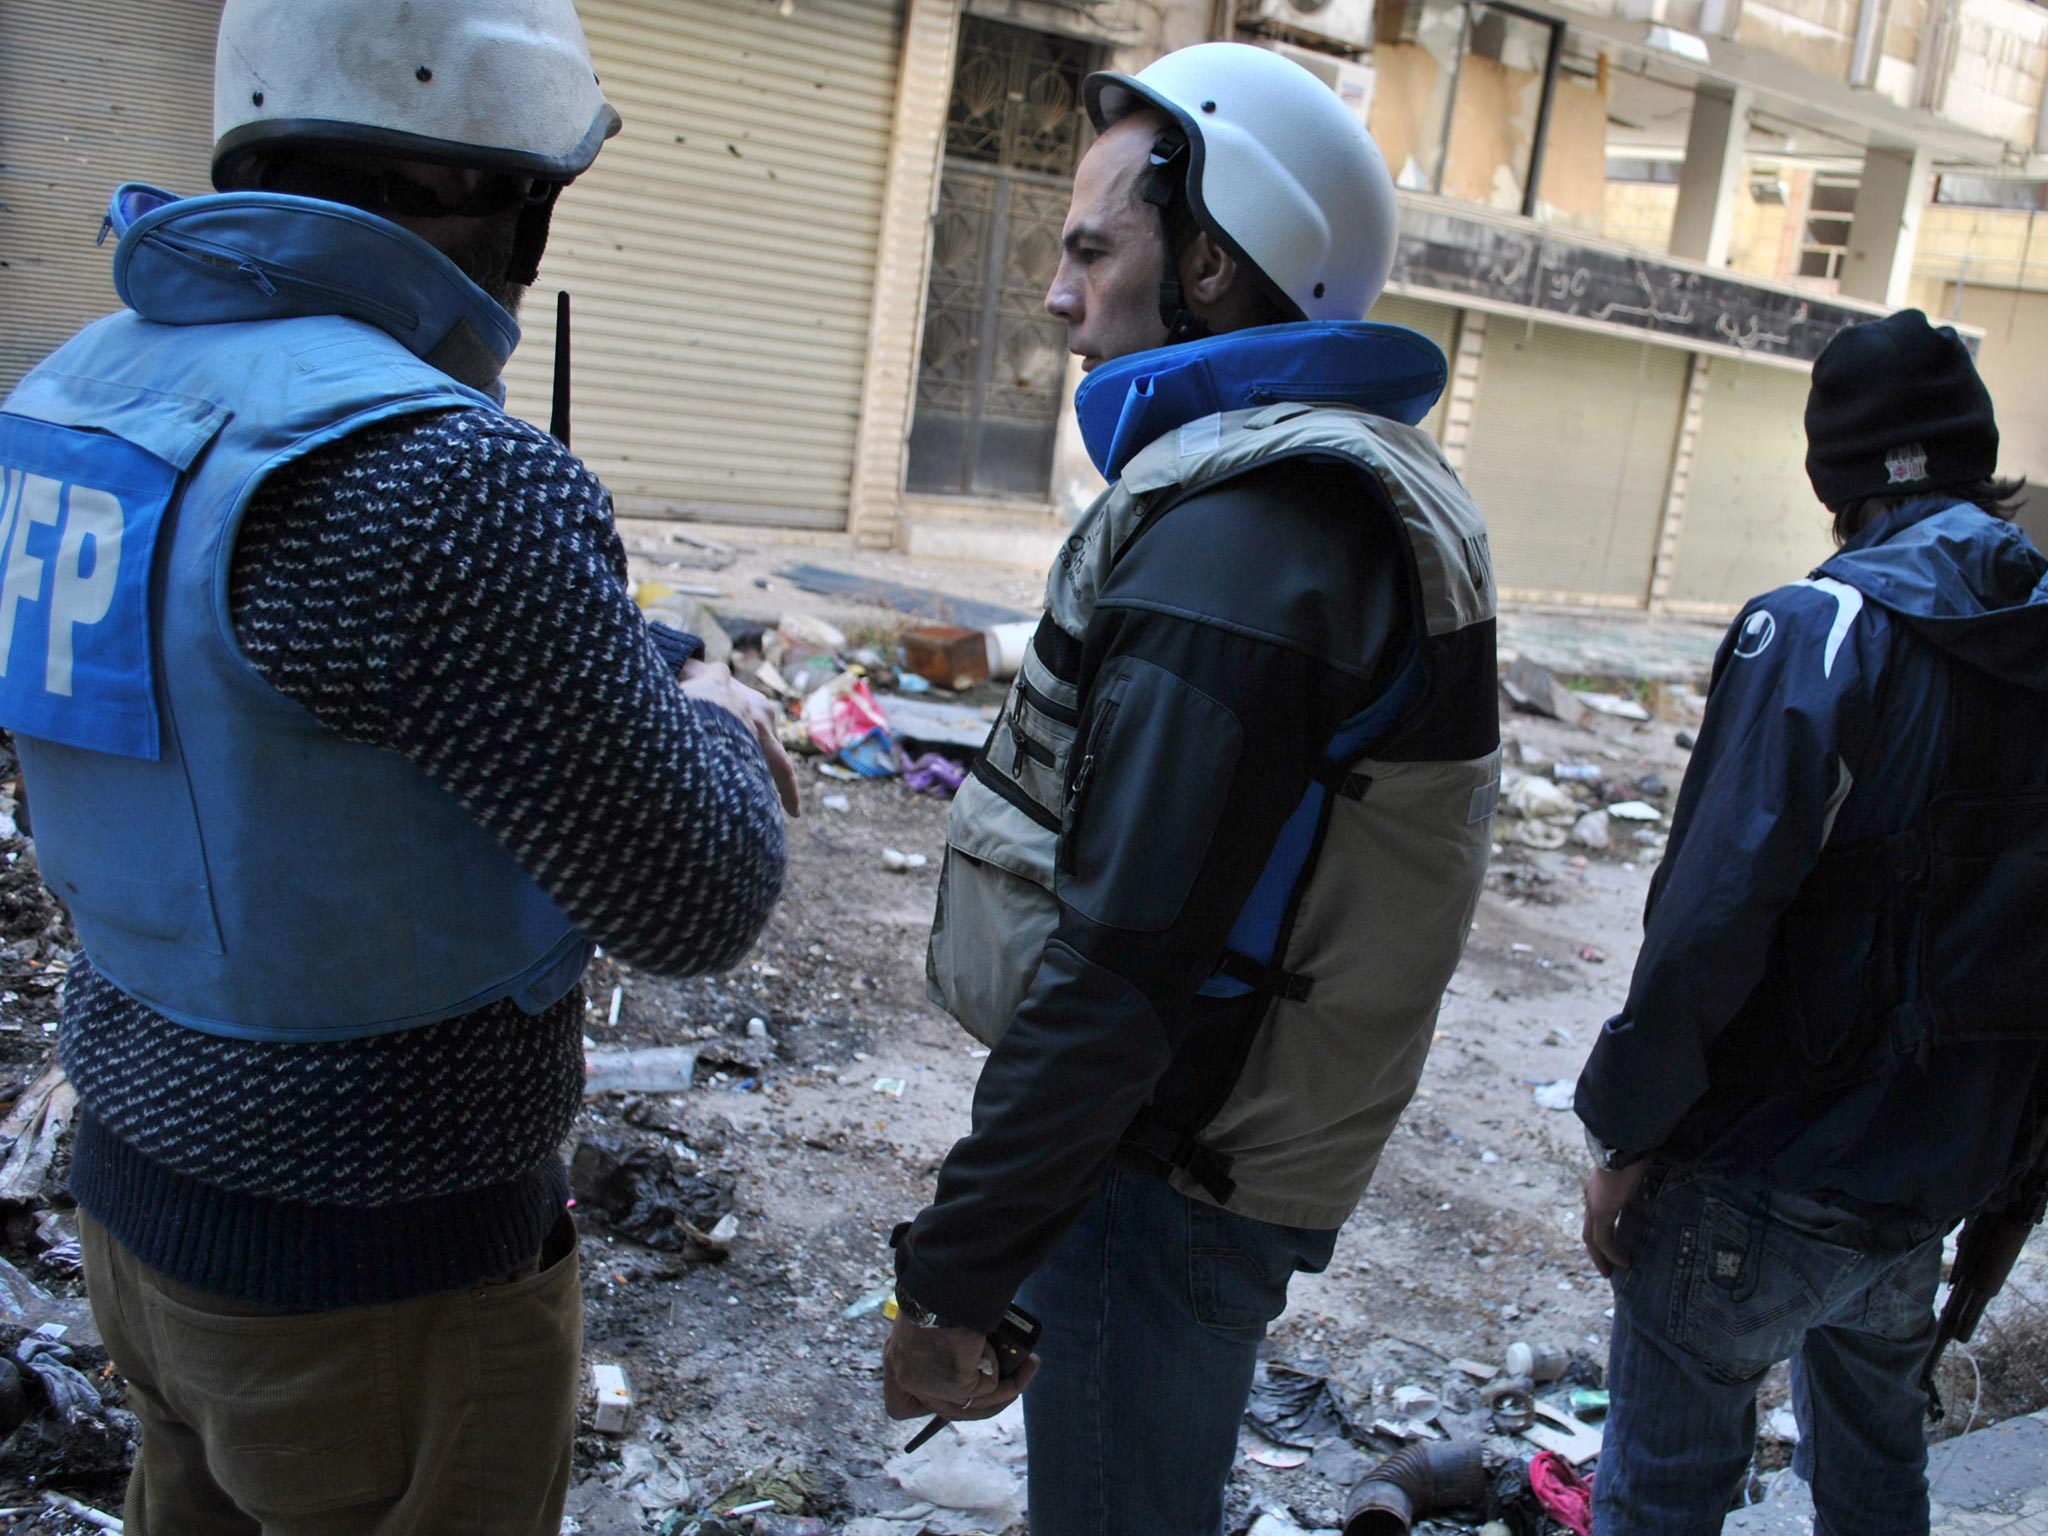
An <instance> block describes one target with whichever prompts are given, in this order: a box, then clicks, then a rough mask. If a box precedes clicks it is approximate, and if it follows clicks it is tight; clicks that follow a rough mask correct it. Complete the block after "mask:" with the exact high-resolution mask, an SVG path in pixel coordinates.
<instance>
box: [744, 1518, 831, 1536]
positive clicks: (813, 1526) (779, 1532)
mask: <svg viewBox="0 0 2048 1536" xmlns="http://www.w3.org/2000/svg"><path fill="white" fill-rule="evenodd" d="M754 1536H831V1529H830V1527H828V1526H827V1525H826V1524H825V1522H824V1521H822V1520H820V1519H817V1518H816V1517H815V1516H812V1515H783V1514H771V1515H756V1516H754Z"/></svg>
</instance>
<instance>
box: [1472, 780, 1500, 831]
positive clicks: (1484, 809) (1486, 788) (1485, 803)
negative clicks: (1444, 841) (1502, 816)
mask: <svg viewBox="0 0 2048 1536" xmlns="http://www.w3.org/2000/svg"><path fill="white" fill-rule="evenodd" d="M1498 809H1500V780H1499V779H1488V780H1487V781H1486V782H1485V783H1484V784H1482V785H1480V786H1479V787H1478V788H1477V789H1475V790H1473V791H1472V804H1471V806H1470V807H1469V808H1468V809H1467V810H1466V812H1465V825H1466V826H1468V827H1469V826H1471V825H1473V824H1474V823H1475V822H1481V821H1484V820H1486V819H1487V817H1489V816H1491V815H1492V814H1493V813H1494V812H1495V811H1496V810H1498Z"/></svg>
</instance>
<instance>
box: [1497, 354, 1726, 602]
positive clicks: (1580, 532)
mask: <svg viewBox="0 0 2048 1536" xmlns="http://www.w3.org/2000/svg"><path fill="white" fill-rule="evenodd" d="M1685 365H1686V354H1685V353H1683V352H1681V351H1679V350H1677V349H1676V348H1672V347H1658V346H1652V345H1650V344H1648V343H1646V342H1632V341H1624V340H1618V339H1614V338H1611V337H1606V336H1596V335H1592V334H1589V333H1587V332H1583V331H1574V330H1569V329H1566V328H1564V327H1561V326H1545V325H1538V326H1533V327H1525V326H1522V325H1517V324H1515V323H1513V322H1512V321H1502V320H1498V319H1496V320H1495V321H1494V322H1493V323H1492V325H1491V326H1489V327H1488V330H1487V336H1486V352H1485V355H1484V357H1483V358H1482V359H1481V361H1480V365H1479V393H1478V397H1477V399H1476V401H1475V402H1474V406H1473V415H1472V440H1471V446H1470V447H1469V448H1468V449H1467V450H1466V457H1465V476H1464V479H1465V484H1466V486H1467V488H1469V489H1470V490H1471V492H1472V495H1473V498H1474V499H1475V500H1476V501H1477V502H1478V503H1479V506H1480V508H1481V510H1482V511H1484V512H1485V514H1486V523H1487V529H1488V531H1489V533H1490V535H1491V538H1492V542H1493V561H1494V569H1495V570H1496V571H1497V572H1498V573H1499V576H1500V584H1501V588H1502V590H1503V591H1507V592H1512V593H1514V594H1516V595H1519V596H1523V597H1528V598H1535V599H1550V600H1560V601H1562V600H1580V599H1590V600H1595V601H1603V600H1604V601H1607V602H1616V603H1647V602H1648V600H1649V592H1650V569H1651V564H1652V561H1653V559H1654V557H1655V554H1656V542H1657V526H1658V522H1659V520H1660V518H1661V517H1662V514H1663V509H1664V498H1665V493H1666V490H1667V487H1668V482H1669V479H1670V474H1671V459H1672V453H1673V451H1674V449H1675V448H1676V445H1677V440H1678V425H1679V417H1680V414H1681V412H1682V411H1683V409H1684V404H1685V399H1684V397H1685Z"/></svg>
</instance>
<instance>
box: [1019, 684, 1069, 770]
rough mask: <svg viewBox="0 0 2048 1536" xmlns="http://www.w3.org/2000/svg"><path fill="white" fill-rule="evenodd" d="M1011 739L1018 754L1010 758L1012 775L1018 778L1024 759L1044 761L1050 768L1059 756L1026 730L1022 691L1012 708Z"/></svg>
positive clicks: (1037, 761) (1022, 768)
mask: <svg viewBox="0 0 2048 1536" xmlns="http://www.w3.org/2000/svg"><path fill="white" fill-rule="evenodd" d="M1010 740H1012V741H1014V742H1015V743H1016V744H1017V751H1016V754H1015V755H1014V756H1013V757H1012V758H1011V759H1010V777H1011V778H1013V779H1014V778H1016V777H1017V776H1018V775H1019V774H1021V773H1022V772H1023V771H1024V759H1025V758H1027V757H1028V758H1030V759H1031V760H1032V761H1033V762H1035V763H1043V764H1044V765H1045V766H1046V767H1048V768H1050V767H1051V766H1052V765H1053V762H1054V761H1055V759H1056V758H1057V757H1058V755H1059V754H1058V753H1056V752H1054V751H1053V749H1052V748H1051V747H1048V746H1046V745H1045V744H1044V743H1042V742H1038V741H1034V740H1033V739H1032V738H1031V737H1030V736H1028V735H1026V734H1025V732H1024V699H1023V695H1022V693H1021V692H1020V693H1019V695H1018V698H1017V702H1016V704H1015V705H1014V706H1013V707H1012V708H1011V710H1010Z"/></svg>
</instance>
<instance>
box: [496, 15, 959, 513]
mask: <svg viewBox="0 0 2048 1536" xmlns="http://www.w3.org/2000/svg"><path fill="white" fill-rule="evenodd" d="M579 10H580V12H581V14H582V17H583V25H584V30H585V32H586V33H587V34H588V36H589V38H590V46H591V52H592V54H593V56H594V57H595V59H596V62H597V69H598V73H599V75H600V77H601V78H602V79H603V81H604V88H605V92H606V94H607V95H608V96H609V97H610V98H611V100H612V102H613V103H614V104H615V105H616V106H617V107H618V109H619V113H620V115H621V116H622V117H624V119H625V123H626V126H625V129H624V131H623V132H622V133H621V134H620V135H619V136H618V137H617V138H615V139H613V140H612V141H611V143H610V144H609V145H607V146H606V148H605V151H604V153H603V155H602V156H601V157H600V158H599V160H598V162H597V165H596V166H595V168H593V170H592V171H591V172H590V174H589V175H587V176H585V177H584V178H583V179H582V180H580V181H579V182H577V183H576V185H575V186H573V187H571V188H570V189H569V191H568V193H567V194H566V195H565V196H564V197H563V199H562V202H561V204H560V206H559V208H558V209H557V211H556V215H555V223H554V233H553V238H552V240H551V241H550V244H549V248H548V255H547V260H546V263H545V266H544V268H543V270H542V272H541V277H540V283H539V286H538V287H537V288H536V289H535V290H534V292H533V294H532V296H531V298H530V299H529V301H528V304H527V313H526V315H525V316H524V322H525V325H526V340H525V342H524V344H523V345H522V346H521V348H520V351H519V354H518V355H517V356H516V357H515V359H514V361H513V365H512V368H511V369H510V370H509V372H508V375H507V378H508V383H509V385H510V389H511V403H512V406H513V408H514V409H515V410H517V411H519V412H520V414H522V415H524V416H526V417H528V418H530V419H532V420H535V421H542V422H544V421H546V420H547V416H548V393H549V368H550V364H549V359H550V357H551V355H552V352H553V344H554V337H553V331H554V304H553V297H554V291H555V290H556V289H557V288H567V289H568V290H569V291H570V293H571V295H572V298H573V303H574V312H573V319H574V339H573V347H574V360H575V411H574V416H573V420H572V425H573V434H572V438H573V441H574V444H575V447H576V450H577V452H578V453H579V454H581V455H582V456H583V457H584V458H585V459H587V460H588V461H589V462H590V464H591V465H592V467H593V468H595V469H596V470H597V472H598V473H599V474H600V475H602V476H603V478H604V480H605V483H606V484H607V485H608V486H610V487H611V489H612V491H613V493H614V495H615V496H616V497H617V499H618V505H619V509H620V511H622V512H626V513H630V514H634V515H640V516H677V517H709V518H721V519H734V520H740V521H748V522H765V523H777V524H783V525H787V526H802V527H818V528H841V527H844V526H845V524H846V517H847V505H848V501H849V498H850V495H851V487H852V479H853V467H854V446H855V436H856V429H857V427H858V425H859V418H860V408H861V381H862V376H863V369H864V368H865V366H866V362H867V343H868V314H869V309H870V305H871V303H872V299H873V290H874V282H875V255H876V249H877V244H878V241H879V237H880V233H881V218H882V193H883V180H884V177H885V175H886V172H887V168H888V158H889V147H890V145H889V136H890V127H891V121H892V114H893V110H894V103H895V93H896V79H897V71H898V68H899V55H900V51H901V41H902V38H901V32H902V6H901V5H900V4H884V3H881V0H802V3H801V4H799V5H796V6H794V7H791V6H780V7H778V6H777V5H775V4H773V3H769V0H746V3H744V4H735V3H733V0H664V3H662V4H659V5H655V4H648V3H634V0H582V3H581V4H580V5H579ZM785 13H786V14H785ZM933 88H934V89H937V88H940V87H937V86H935V87H933Z"/></svg>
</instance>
